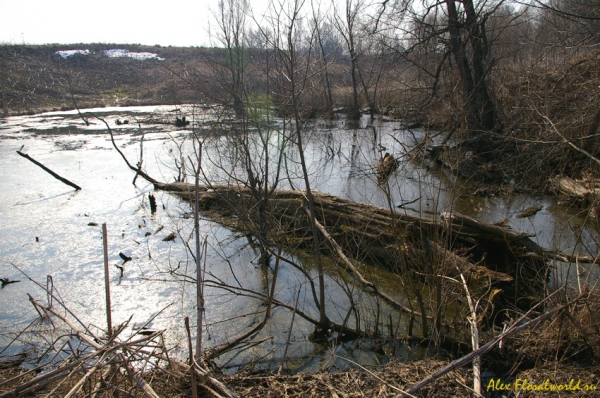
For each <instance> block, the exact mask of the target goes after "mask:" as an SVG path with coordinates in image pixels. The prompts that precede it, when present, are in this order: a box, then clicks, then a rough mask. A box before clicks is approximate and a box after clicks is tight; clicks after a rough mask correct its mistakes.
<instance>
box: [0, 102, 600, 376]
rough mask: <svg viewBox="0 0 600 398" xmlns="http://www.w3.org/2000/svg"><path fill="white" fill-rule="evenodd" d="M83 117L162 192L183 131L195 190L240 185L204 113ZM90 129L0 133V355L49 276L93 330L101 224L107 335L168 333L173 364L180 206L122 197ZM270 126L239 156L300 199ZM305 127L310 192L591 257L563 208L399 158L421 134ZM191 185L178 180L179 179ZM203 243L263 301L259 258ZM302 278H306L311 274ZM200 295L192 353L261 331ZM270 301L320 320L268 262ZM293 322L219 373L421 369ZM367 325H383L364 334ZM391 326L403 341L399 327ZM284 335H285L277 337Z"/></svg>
mask: <svg viewBox="0 0 600 398" xmlns="http://www.w3.org/2000/svg"><path fill="white" fill-rule="evenodd" d="M81 112H83V113H84V114H86V115H87V114H88V112H92V113H94V114H95V115H97V116H99V117H101V118H102V119H103V120H104V121H105V122H106V123H108V125H109V126H110V127H111V129H112V130H113V132H114V133H115V143H116V145H117V146H118V147H119V148H120V150H121V151H122V152H123V153H124V155H125V156H126V157H127V158H128V159H129V161H130V162H131V163H132V164H135V163H137V162H138V160H139V157H140V153H141V152H140V140H141V138H142V137H143V160H144V163H143V164H144V168H145V170H146V172H147V173H148V174H149V175H150V176H153V177H154V178H156V179H158V180H160V181H165V182H172V181H173V180H174V178H176V177H178V176H179V177H182V174H181V170H180V169H178V168H177V167H178V165H180V164H181V161H182V159H183V160H184V163H185V162H187V159H190V157H189V156H190V155H191V154H193V150H194V147H193V140H192V139H191V138H192V131H196V132H198V134H199V136H201V137H203V138H202V139H203V140H204V147H203V157H202V169H203V172H204V173H205V178H207V179H209V180H211V181H212V182H214V183H218V182H228V183H231V181H239V180H243V179H244V178H245V177H244V176H245V175H247V174H245V170H244V169H243V168H242V169H241V171H240V167H239V163H238V162H239V159H240V158H239V153H238V150H239V148H238V147H236V145H237V144H235V143H236V142H237V143H239V142H240V141H239V140H233V138H232V135H231V134H227V133H228V132H231V131H232V130H233V129H234V126H235V124H236V123H237V122H236V121H235V120H230V121H228V122H225V123H221V124H219V128H218V129H216V128H214V124H213V123H214V122H215V120H216V119H217V117H218V113H217V112H216V111H211V110H208V109H200V108H195V107H174V106H160V107H157V106H150V107H132V108H100V109H92V110H82V111H81ZM183 114H185V115H188V119H189V120H191V121H192V124H191V125H190V126H187V127H185V128H180V127H176V126H175V125H174V123H173V121H174V120H175V118H176V117H179V116H180V115H183ZM87 120H88V123H87V124H86V123H85V122H84V120H83V119H82V118H81V117H79V115H78V114H77V112H75V111H68V112H50V113H44V114H38V115H31V116H18V117H10V118H5V119H1V120H0V203H1V207H0V277H2V278H9V279H10V280H20V282H19V283H14V284H9V285H6V286H5V287H4V288H3V289H2V290H0V306H1V310H0V332H1V334H0V352H2V353H3V354H7V353H11V351H14V350H17V349H18V347H17V345H15V344H11V345H10V347H9V348H8V349H7V348H6V347H7V346H8V345H9V343H10V342H11V340H12V338H14V334H13V332H15V331H17V330H23V329H24V328H25V326H27V325H28V324H29V323H31V322H32V320H34V319H35V318H36V316H37V313H36V312H35V310H34V308H33V306H32V305H31V304H30V303H29V301H28V296H27V294H31V295H32V296H33V297H35V298H37V299H39V300H44V299H45V298H46V293H45V291H44V290H43V289H42V288H41V287H40V286H38V285H37V284H36V283H35V282H38V283H40V284H41V285H42V286H45V285H46V283H47V276H48V275H50V276H51V277H52V284H53V286H54V289H55V291H56V292H57V294H58V296H59V297H60V298H61V300H63V302H64V303H65V304H66V305H67V307H68V308H69V309H70V310H71V311H72V312H73V313H75V314H78V316H79V317H80V319H82V320H84V322H85V323H86V324H87V325H89V326H90V327H92V328H94V329H95V330H100V329H103V328H105V323H106V321H105V318H106V315H105V314H106V306H105V294H104V265H103V247H102V229H101V225H102V224H103V223H106V224H107V228H108V235H107V237H108V247H109V250H108V252H109V264H110V272H111V274H110V290H111V292H110V294H111V301H112V318H113V324H119V323H122V322H125V321H127V320H128V319H129V318H130V317H131V322H130V324H129V329H130V330H132V329H135V328H137V327H140V326H147V327H149V328H151V329H153V330H162V329H164V330H167V332H166V336H167V345H169V346H170V347H174V349H173V350H174V352H176V353H178V354H179V355H181V356H185V352H186V343H185V341H186V340H185V330H184V327H183V325H184V321H183V319H184V317H190V318H191V319H192V320H193V319H195V314H196V305H195V297H196V286H195V284H192V283H187V282H184V281H183V280H184V276H189V277H192V278H195V268H194V267H195V266H194V261H193V258H192V256H191V254H190V251H189V250H188V249H187V247H186V245H185V244H184V241H183V240H182V237H183V238H184V240H185V241H187V240H188V238H191V236H192V228H193V220H192V218H191V217H190V214H191V213H190V206H189V204H188V203H185V202H182V201H180V200H179V199H177V198H176V197H174V196H172V195H170V194H168V193H165V192H160V191H157V192H154V191H153V186H152V184H150V183H148V182H147V181H144V180H143V179H141V178H139V177H138V178H137V179H136V183H135V185H133V184H132V181H133V179H134V173H133V172H132V171H131V170H129V169H128V168H127V166H126V165H125V163H124V161H123V159H122V158H121V157H120V155H119V154H118V153H117V151H115V149H114V148H113V145H112V142H111V139H110V135H109V134H108V132H107V129H106V125H105V124H104V122H103V121H101V120H100V119H99V118H94V117H91V116H89V115H88V117H87ZM125 121H127V123H125ZM138 122H139V124H138ZM271 122H272V123H271V124H270V125H269V126H270V127H268V128H266V130H265V129H261V128H260V127H259V128H255V129H254V130H253V132H252V133H251V134H250V135H249V139H248V140H247V142H248V145H249V147H250V148H251V149H252V150H251V153H252V156H253V157H255V159H254V160H264V157H263V158H261V156H262V155H261V154H260V151H258V149H260V147H261V145H263V147H264V145H265V144H264V143H265V141H264V140H263V141H261V140H260V139H259V138H263V139H264V138H265V137H266V142H267V144H266V145H267V147H268V148H270V151H271V153H270V154H267V155H264V156H266V157H267V158H269V159H272V160H273V162H272V163H271V164H272V165H275V166H276V165H277V164H279V165H280V168H279V169H277V167H275V166H273V168H271V169H269V171H268V172H267V174H268V175H269V176H270V177H269V178H270V179H271V181H274V180H275V179H276V178H277V179H278V187H279V188H281V189H288V188H302V187H303V186H304V182H303V179H302V174H301V172H300V165H299V162H298V155H299V154H298V151H297V148H296V147H295V146H294V145H293V144H292V143H290V142H287V141H285V139H283V138H282V137H285V134H284V132H285V131H286V129H288V130H289V128H290V126H289V125H288V124H286V123H284V122H283V121H282V120H278V119H275V120H273V121H271ZM208 126H213V127H208ZM273 126H274V127H273ZM303 129H304V130H305V134H304V142H305V157H306V159H307V163H308V172H309V176H310V184H311V188H312V189H314V190H317V191H321V192H325V193H330V194H333V195H337V196H340V197H343V198H347V199H351V200H354V201H357V202H363V203H370V204H374V205H377V206H381V207H388V206H390V205H391V206H394V207H395V208H397V210H398V211H403V212H407V213H409V214H423V215H424V216H429V217H430V216H434V215H436V214H439V213H441V212H443V211H456V212H460V213H463V214H466V215H469V216H472V217H475V218H477V219H479V220H482V221H486V222H497V221H499V220H502V219H505V223H506V225H508V226H510V227H511V228H512V229H513V230H515V231H520V232H533V233H535V234H536V236H535V238H533V239H534V240H535V241H536V242H537V243H538V244H540V245H541V246H543V247H547V248H558V249H560V250H563V251H567V252H570V251H573V250H578V251H581V252H582V253H586V254H590V253H591V254H593V255H595V253H597V249H596V244H595V242H597V234H596V232H595V231H594V230H593V229H591V228H587V227H586V225H585V223H586V220H585V217H584V216H583V215H581V214H579V213H578V211H577V210H576V209H572V208H569V207H565V206H562V205H560V204H558V203H557V202H556V201H555V200H554V199H553V198H550V197H543V196H539V197H532V196H526V195H517V194H514V195H511V196H510V197H509V198H501V197H489V196H488V197H484V196H478V195H474V193H475V191H476V190H477V187H476V186H475V185H473V184H471V183H469V182H464V181H461V180H459V179H456V178H454V177H453V176H452V175H450V174H449V173H448V172H447V171H445V170H442V169H438V168H431V167H429V166H427V165H425V164H422V163H421V161H419V160H415V159H413V158H411V156H409V155H410V153H409V152H410V150H411V149H412V148H414V147H415V145H417V143H418V142H420V141H421V140H422V139H423V137H424V134H425V133H424V132H423V131H421V130H413V131H408V130H405V129H404V128H403V127H402V125H401V124H400V123H399V122H396V121H386V120H383V119H377V120H375V121H374V122H370V121H369V120H367V119H364V120H362V121H361V123H360V124H359V125H358V126H352V127H350V126H349V124H348V123H347V122H346V121H345V120H344V119H338V120H328V121H324V120H322V121H315V122H313V123H311V124H307V125H306V126H303ZM267 132H268V133H267ZM238 138H239V137H238ZM17 150H21V151H22V152H25V153H27V154H29V155H30V156H31V157H32V158H34V159H36V160H37V161H39V162H41V163H42V164H44V165H45V166H47V167H49V168H50V169H52V170H53V171H55V172H56V173H58V174H60V175H61V176H63V177H65V178H67V179H69V180H71V181H73V182H74V183H76V184H78V185H79V186H81V187H82V190H81V191H77V192H75V191H73V189H72V188H70V187H68V186H66V185H64V184H62V183H61V182H59V181H58V180H56V179H54V178H53V177H51V176H50V175H49V174H47V173H46V172H44V171H43V170H42V169H40V168H39V167H37V166H35V165H34V164H32V163H30V162H28V161H27V160H26V159H24V158H23V157H20V156H19V155H18V154H17V153H16V151H17ZM385 152H389V153H391V154H393V155H394V156H396V157H398V158H399V159H400V167H399V169H398V170H397V172H395V173H394V174H393V175H392V176H391V178H390V179H389V181H388V188H389V196H388V195H387V194H386V192H385V191H384V190H383V189H382V188H381V187H380V185H378V183H377V177H376V172H375V169H376V165H377V161H378V159H379V158H380V157H381V156H382V154H383V153H385ZM279 153H283V154H284V155H285V156H283V157H281V158H280V159H282V160H281V162H279V163H278V161H277V159H279V158H277V157H276V156H274V154H279ZM272 156H273V158H271V157H272ZM257 170H258V171H260V170H259V169H257ZM190 175H191V173H190V172H189V171H188V172H187V176H188V181H191V180H190V179H189V176H190ZM149 193H153V194H154V196H155V197H156V199H157V202H158V211H157V212H156V214H151V212H150V208H149V205H148V194H149ZM388 198H389V201H388ZM531 206H542V210H541V211H539V212H538V213H536V214H535V215H533V216H531V217H527V218H518V217H517V215H518V214H519V213H520V212H521V211H523V210H524V209H526V208H528V207H531ZM200 231H201V235H202V236H203V237H206V240H207V247H208V249H207V252H206V272H207V275H208V277H209V279H211V280H213V281H219V282H220V283H225V284H228V285H232V286H243V288H244V289H247V290H248V291H256V292H262V291H265V289H267V287H268V283H269V281H270V276H271V275H270V274H271V272H272V269H270V270H265V269H264V268H262V267H261V266H260V265H259V253H258V251H257V250H256V248H255V246H254V245H252V244H249V240H248V238H247V237H246V236H244V235H243V234H240V233H237V232H234V231H231V230H229V229H227V228H224V227H223V226H221V225H219V224H217V223H215V222H213V221H210V220H206V219H203V220H201V225H200ZM171 232H177V238H176V239H175V240H172V241H165V240H163V239H164V238H165V237H166V236H167V235H169V234H170V233H171ZM120 253H123V254H125V255H126V256H129V257H131V258H132V260H131V261H130V262H128V263H127V264H125V269H124V272H123V274H122V275H121V274H120V271H119V269H118V268H117V267H115V265H120V264H121V263H122V259H121V257H120V255H119V254H120ZM286 257H287V258H288V259H289V260H291V261H298V262H300V261H301V259H300V258H298V257H297V256H296V255H294V254H289V253H288V254H286ZM580 271H581V270H580ZM587 271H588V272H587V274H586V278H592V280H593V278H597V267H595V268H591V269H587ZM309 272H310V274H311V275H312V276H316V272H315V271H314V270H309ZM25 274H26V275H27V276H28V277H29V278H31V279H28V278H27V277H26V276H25ZM576 274H577V270H576V269H573V267H569V266H568V265H561V264H558V267H557V272H555V273H553V279H552V281H551V283H552V285H554V286H557V285H561V284H562V283H564V282H565V280H571V281H575V279H574V277H575V276H576ZM580 274H582V273H581V272H580ZM370 276H372V277H373V278H377V279H380V280H387V281H390V280H393V278H395V276H393V275H391V274H387V273H386V272H385V271H382V270H375V269H374V270H370ZM34 281H35V282H34ZM325 284H326V287H327V289H326V291H327V297H326V300H327V309H328V313H329V316H330V317H331V318H332V320H335V321H336V322H340V323H341V322H342V321H343V320H344V318H345V316H346V314H347V313H348V311H349V308H350V302H349V299H348V296H349V294H351V295H352V297H353V298H354V300H355V304H356V306H357V307H359V308H360V319H361V322H362V325H361V326H362V328H371V329H374V328H376V327H377V328H379V329H386V328H387V326H385V325H386V323H385V322H387V319H389V318H390V317H392V318H393V319H397V317H398V314H397V313H396V312H395V311H393V310H392V309H391V308H389V307H388V306H387V305H385V303H382V302H381V301H379V300H377V299H376V298H375V297H373V296H372V295H370V294H369V293H368V292H364V291H363V290H362V289H361V288H359V287H358V286H357V285H355V284H354V282H353V281H352V280H349V278H346V277H344V276H343V275H340V273H339V272H338V271H336V270H335V268H333V267H331V268H327V276H326V280H325ZM390 286H394V283H390ZM396 290H397V291H391V292H390V293H391V294H392V295H394V297H395V298H397V299H398V300H403V298H404V297H403V295H402V292H401V289H396ZM349 292H350V293H349ZM205 294H206V306H205V308H206V312H205V314H206V325H207V326H206V330H205V336H204V341H205V343H206V344H208V345H209V346H210V345H213V344H214V345H217V344H221V343H223V342H225V341H227V339H229V338H232V337H234V336H235V335H237V334H238V333H239V332H241V331H243V330H246V328H248V327H250V326H251V325H254V324H256V323H258V322H260V320H261V319H262V316H263V315H264V311H265V309H264V304H263V300H260V299H257V298H252V297H248V296H245V295H241V294H234V293H231V292H228V291H225V290H223V289H220V288H217V287H214V286H208V287H207V289H206V291H205ZM275 298H276V299H277V300H280V301H282V302H285V303H289V304H290V305H293V306H295V307H296V308H297V309H298V311H303V312H305V313H307V314H309V315H312V316H315V317H316V316H317V309H316V308H315V306H314V303H313V301H312V300H311V297H310V291H309V288H308V286H307V281H306V278H305V276H304V275H302V274H301V273H299V272H298V271H297V270H296V269H294V267H292V266H291V265H289V264H288V263H285V262H281V263H280V270H279V276H278V281H277V286H276V291H275ZM377 312H379V316H378V317H377V316H376V313H377ZM290 315H291V313H290V311H288V310H285V309H282V308H276V309H275V310H274V312H273V316H272V320H271V321H270V322H269V323H268V324H267V326H266V327H265V329H264V330H263V331H262V332H261V333H260V335H259V336H258V337H257V338H256V339H257V340H263V342H262V343H261V344H258V345H256V346H250V347H247V348H246V349H244V350H238V351H235V352H232V353H229V354H227V355H225V356H223V357H222V358H220V359H219V360H218V363H219V364H220V365H222V366H224V367H225V368H226V369H228V370H229V371H235V370H238V369H239V368H240V367H242V366H247V365H249V364H252V365H253V366H256V367H258V368H271V369H273V368H277V367H278V366H279V364H280V361H281V360H282V357H283V355H284V352H286V354H285V355H286V360H287V362H286V366H287V367H288V368H290V369H292V370H294V371H315V370H318V369H320V368H326V369H330V368H344V367H347V366H348V365H349V364H348V362H347V361H344V360H343V359H341V358H344V357H345V358H348V359H350V360H352V361H355V362H359V363H361V364H364V365H375V364H379V363H381V362H385V361H387V360H389V358H390V357H391V356H397V357H399V358H403V359H415V358H420V357H422V356H423V355H426V352H425V351H424V349H422V348H421V347H419V346H417V345H411V344H405V345H399V346H398V347H395V348H398V349H394V350H393V352H392V351H391V350H388V349H386V350H380V349H376V348H378V347H377V344H378V343H377V341H371V340H368V341H367V340H363V341H353V342H348V343H344V344H337V345H335V346H334V347H332V348H328V347H327V345H322V344H315V343H313V342H311V341H309V340H308V338H307V337H308V335H309V334H310V333H311V332H312V331H313V326H312V325H311V324H310V323H309V322H307V321H305V320H303V319H302V318H301V317H291V316H290ZM375 319H379V320H380V321H379V322H380V323H378V324H377V325H375ZM381 320H386V321H381ZM194 322H195V321H192V323H194ZM292 322H293V325H292ZM354 322H356V321H354ZM399 325H400V328H404V327H405V325H404V323H399ZM351 326H352V325H351ZM290 329H291V330H292V333H291V334H290V335H288V332H289V331H290ZM386 330H387V329H386ZM400 334H402V330H400ZM288 340H289V347H288V348H287V351H286V346H288V344H287V343H288ZM26 342H27V341H25V340H23V343H26ZM0 355H2V354H0Z"/></svg>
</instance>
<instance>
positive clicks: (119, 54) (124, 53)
mask: <svg viewBox="0 0 600 398" xmlns="http://www.w3.org/2000/svg"><path fill="white" fill-rule="evenodd" d="M102 53H103V54H104V55H106V56H107V57H110V58H133V59H138V60H145V59H157V60H159V61H163V60H164V58H160V57H159V56H158V55H156V54H154V53H147V52H142V53H136V52H130V51H129V50H125V49H122V48H114V49H111V50H103V51H102Z"/></svg>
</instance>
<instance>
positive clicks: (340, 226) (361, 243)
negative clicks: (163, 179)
mask: <svg viewBox="0 0 600 398" xmlns="http://www.w3.org/2000/svg"><path fill="white" fill-rule="evenodd" d="M154 185H155V188H156V189H161V190H165V191H169V192H172V193H173V194H175V195H177V196H180V197H181V198H183V199H185V200H188V201H190V202H192V203H194V200H193V198H194V195H193V193H194V189H195V188H194V185H193V184H186V183H181V182H179V183H172V184H164V183H155V184H154ZM302 198H303V192H302V191H274V192H273V193H272V194H270V195H269V197H268V199H267V201H268V204H267V208H268V209H269V215H268V220H267V224H268V225H269V230H271V231H273V233H272V234H271V235H270V236H269V240H270V242H273V243H276V242H278V243H282V244H284V245H285V246H286V247H288V248H302V249H309V248H310V245H311V244H312V235H311V230H310V223H309V220H308V217H307V216H306V215H305V212H304V208H303V200H302ZM314 201H315V213H316V218H317V221H318V223H319V224H320V225H321V228H322V229H321V231H322V233H324V235H325V233H327V235H325V236H326V237H327V241H329V242H331V241H335V242H336V243H337V245H333V244H330V246H329V248H328V249H324V250H326V251H329V254H331V255H332V257H335V258H339V257H340V256H339V253H340V252H343V253H344V254H345V255H346V257H347V258H351V259H353V260H354V261H359V262H361V263H363V264H367V265H372V266H376V267H381V268H384V269H387V270H389V271H391V272H394V273H397V274H401V275H406V276H410V275H417V276H421V277H424V278H427V277H428V276H429V277H435V275H439V274H446V275H448V276H450V277H452V276H456V272H457V271H456V269H457V267H458V269H460V270H461V272H465V273H466V274H471V273H474V274H473V275H475V278H472V279H479V280H480V281H481V282H480V283H481V284H482V285H483V284H487V283H489V282H490V281H491V283H493V284H494V287H495V288H499V289H501V290H502V291H503V293H502V294H501V295H499V297H498V298H499V299H500V300H501V301H502V302H503V305H499V306H497V309H498V310H500V309H501V308H505V306H514V305H516V304H517V303H518V304H519V306H522V307H527V306H528V305H529V304H531V303H533V302H534V300H535V297H536V296H539V295H540V294H541V293H542V292H543V291H544V288H545V287H546V284H547V278H548V275H549V270H550V267H549V266H548V264H547V263H548V262H549V261H550V260H551V259H554V258H556V256H557V253H556V252H553V251H550V250H547V249H545V248H542V247H540V246H539V245H537V244H536V243H535V242H534V241H533V240H531V239H530V237H531V234H523V233H517V232H514V231H512V230H510V229H509V228H505V227H502V226H498V225H492V224H486V223H482V222H479V221H477V220H474V219H472V218H470V217H467V216H463V215H460V214H457V213H452V214H443V215H442V217H437V218H424V217H415V216H410V215H407V214H402V213H396V212H392V211H390V210H388V209H384V208H380V207H377V206H373V205H369V204H363V203H357V202H353V201H350V200H346V199H342V198H339V197H335V196H332V195H328V194H323V193H318V192H315V193H314ZM257 204H258V203H257V201H256V199H255V198H254V197H253V196H252V193H251V192H250V190H248V189H245V188H238V187H228V186H211V187H200V189H199V207H200V210H201V211H203V212H205V213H208V214H207V215H208V216H209V217H211V218H213V219H215V220H217V221H219V222H222V223H223V224H225V225H227V226H228V227H231V228H234V229H238V230H241V231H243V232H246V233H250V234H251V233H253V231H254V229H255V226H256V225H258V222H259V217H258V211H257V210H255V209H257V208H258V207H259V206H258V205H257ZM282 240H283V241H282ZM560 255H562V256H563V257H564V258H565V259H566V258H568V256H567V255H564V254H562V253H561V254H560ZM342 261H343V262H346V260H342ZM580 261H585V260H582V259H581V258H580ZM353 273H354V274H355V276H356V273H355V272H354V271H353ZM453 273H454V274H453ZM358 279H359V280H360V282H361V283H362V284H363V285H364V286H366V287H369V283H368V281H366V280H364V278H360V276H358ZM365 282H367V283H365ZM524 297H527V298H528V299H525V300H524V299H523V298H524Z"/></svg>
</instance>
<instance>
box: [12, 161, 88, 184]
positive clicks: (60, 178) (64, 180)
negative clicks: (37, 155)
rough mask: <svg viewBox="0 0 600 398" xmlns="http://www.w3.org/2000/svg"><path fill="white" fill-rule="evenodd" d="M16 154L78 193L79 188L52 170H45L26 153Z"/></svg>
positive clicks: (45, 168)
mask: <svg viewBox="0 0 600 398" xmlns="http://www.w3.org/2000/svg"><path fill="white" fill-rule="evenodd" d="M17 153H18V154H19V155H20V156H23V157H24V158H25V159H27V160H29V161H30V162H31V163H33V164H35V165H36V166H38V167H40V168H41V169H42V170H44V171H45V172H47V173H48V174H50V175H51V176H52V177H54V178H56V179H57V180H59V181H61V182H63V183H65V184H67V185H68V186H70V187H73V188H75V190H76V191H80V190H81V187H80V186H79V185H77V184H75V183H73V182H71V181H69V180H67V179H66V178H64V177H61V176H59V175H58V174H56V173H55V172H53V171H52V170H50V169H49V168H47V167H46V166H44V165H43V164H41V163H40V162H38V161H37V160H35V159H33V158H32V157H31V156H29V155H27V154H26V153H23V152H21V151H17Z"/></svg>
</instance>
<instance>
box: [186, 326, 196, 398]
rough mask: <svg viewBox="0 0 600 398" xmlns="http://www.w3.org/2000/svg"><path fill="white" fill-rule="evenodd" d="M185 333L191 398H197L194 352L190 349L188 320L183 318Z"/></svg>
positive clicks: (190, 335)
mask: <svg viewBox="0 0 600 398" xmlns="http://www.w3.org/2000/svg"><path fill="white" fill-rule="evenodd" d="M185 331H186V333H187V340H188V351H189V353H188V354H189V356H190V371H191V375H190V376H191V382H192V398H198V387H197V386H196V372H194V350H193V349H192V334H191V332H190V318H189V317H187V316H186V317H185Z"/></svg>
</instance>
